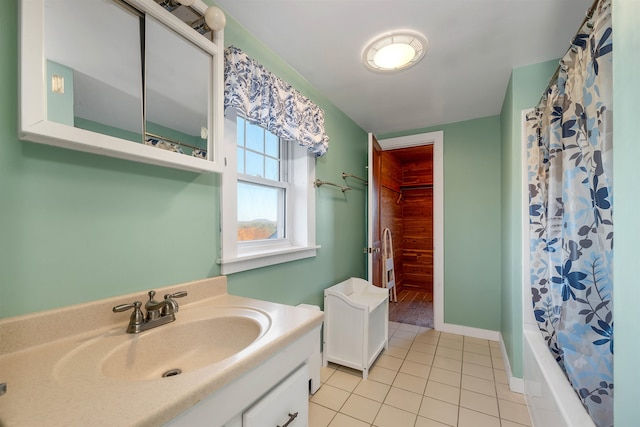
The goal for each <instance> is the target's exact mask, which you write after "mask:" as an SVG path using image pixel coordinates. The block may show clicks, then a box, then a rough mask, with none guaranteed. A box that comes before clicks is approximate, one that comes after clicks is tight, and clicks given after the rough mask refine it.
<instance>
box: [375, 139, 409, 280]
mask: <svg viewBox="0 0 640 427" xmlns="http://www.w3.org/2000/svg"><path fill="white" fill-rule="evenodd" d="M381 169H382V176H381V177H380V180H381V184H382V188H381V190H380V194H381V197H380V211H381V212H380V233H383V232H384V229H385V228H389V230H391V238H392V240H393V260H394V266H393V267H394V273H395V277H396V286H398V289H400V287H401V286H402V283H403V280H404V271H403V263H402V262H401V260H402V243H403V236H404V232H403V222H402V200H399V197H400V194H401V193H400V186H401V185H402V163H400V160H399V159H397V158H395V157H394V156H393V155H392V154H391V152H389V151H383V152H382V167H381ZM380 237H382V235H381V236H380ZM398 289H396V291H397V290H398Z"/></svg>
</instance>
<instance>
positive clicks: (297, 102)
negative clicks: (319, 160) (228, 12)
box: [224, 46, 329, 157]
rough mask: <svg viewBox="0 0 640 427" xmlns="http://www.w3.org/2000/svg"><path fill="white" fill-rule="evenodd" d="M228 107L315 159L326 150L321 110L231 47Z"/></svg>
mask: <svg viewBox="0 0 640 427" xmlns="http://www.w3.org/2000/svg"><path fill="white" fill-rule="evenodd" d="M229 107H232V108H235V109H236V110H237V111H238V112H239V113H240V114H242V115H243V116H244V117H245V118H246V119H247V120H249V121H250V122H253V123H256V124H258V125H260V126H262V127H264V128H265V129H267V130H268V131H269V132H271V133H273V134H274V135H276V136H278V137H279V138H282V139H287V140H294V141H297V142H298V143H299V144H300V145H304V146H306V147H308V148H309V151H310V152H312V153H314V154H315V155H316V156H318V157H319V156H322V155H324V154H325V153H326V152H327V149H328V148H329V137H328V136H327V134H326V133H325V131H324V111H323V110H322V108H320V107H318V106H317V105H315V104H314V103H313V102H311V100H309V98H307V97H305V96H303V95H302V94H301V93H300V92H298V91H297V90H295V89H294V88H293V87H291V85H290V84H289V83H287V82H285V81H284V80H282V79H280V78H279V77H277V76H275V75H274V74H273V73H271V72H270V71H269V70H267V69H265V68H264V67H263V66H262V65H260V64H259V63H258V62H257V61H255V60H254V59H251V58H249V57H248V56H247V54H245V53H244V52H243V51H242V50H240V49H238V48H236V47H233V46H230V47H229V48H227V50H226V51H225V65H224V109H225V112H226V111H227V108H229Z"/></svg>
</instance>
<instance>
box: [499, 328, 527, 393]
mask: <svg viewBox="0 0 640 427" xmlns="http://www.w3.org/2000/svg"><path fill="white" fill-rule="evenodd" d="M500 352H501V353H502V361H503V362H504V370H505V371H506V373H507V380H508V381H509V389H510V390H511V391H513V392H516V393H521V394H523V393H524V379H522V378H518V377H514V376H513V372H512V371H511V363H510V362H509V355H508V354H507V347H506V346H505V345H504V340H503V339H502V333H500Z"/></svg>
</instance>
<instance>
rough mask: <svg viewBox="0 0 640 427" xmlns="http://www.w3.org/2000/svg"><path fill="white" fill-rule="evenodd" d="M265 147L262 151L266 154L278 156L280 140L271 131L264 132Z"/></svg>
mask: <svg viewBox="0 0 640 427" xmlns="http://www.w3.org/2000/svg"><path fill="white" fill-rule="evenodd" d="M265 133H266V139H265V147H264V152H265V154H266V155H267V156H271V157H280V153H279V151H280V140H279V139H278V137H277V136H275V135H274V134H272V133H271V132H265Z"/></svg>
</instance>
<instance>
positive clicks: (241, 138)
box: [236, 116, 245, 146]
mask: <svg viewBox="0 0 640 427" xmlns="http://www.w3.org/2000/svg"><path fill="white" fill-rule="evenodd" d="M244 123H245V120H244V119H243V118H242V117H240V116H238V119H237V121H236V131H237V132H238V135H237V137H236V138H237V140H238V145H239V146H243V145H244Z"/></svg>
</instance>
